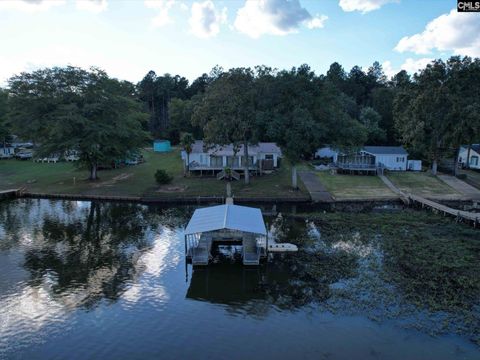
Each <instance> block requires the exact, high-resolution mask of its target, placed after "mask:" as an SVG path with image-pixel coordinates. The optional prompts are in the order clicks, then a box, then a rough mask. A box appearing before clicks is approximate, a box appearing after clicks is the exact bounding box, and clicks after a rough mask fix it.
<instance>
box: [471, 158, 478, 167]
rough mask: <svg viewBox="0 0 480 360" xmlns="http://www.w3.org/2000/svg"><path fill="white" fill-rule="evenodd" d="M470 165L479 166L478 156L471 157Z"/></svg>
mask: <svg viewBox="0 0 480 360" xmlns="http://www.w3.org/2000/svg"><path fill="white" fill-rule="evenodd" d="M470 165H473V166H477V165H478V156H470Z"/></svg>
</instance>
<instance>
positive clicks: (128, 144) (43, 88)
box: [8, 66, 148, 180]
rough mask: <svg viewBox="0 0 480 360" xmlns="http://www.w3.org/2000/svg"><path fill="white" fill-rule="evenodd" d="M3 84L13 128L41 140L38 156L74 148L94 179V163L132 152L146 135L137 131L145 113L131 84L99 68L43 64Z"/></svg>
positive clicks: (95, 168) (96, 165) (97, 163)
mask: <svg viewBox="0 0 480 360" xmlns="http://www.w3.org/2000/svg"><path fill="white" fill-rule="evenodd" d="M8 83H9V87H10V94H11V96H10V104H11V107H12V112H11V113H12V123H14V124H15V126H16V129H17V130H18V131H19V132H22V133H24V134H27V135H28V138H35V139H36V140H37V141H38V142H39V143H40V144H41V147H40V149H39V150H38V153H39V154H40V155H47V154H52V153H63V152H64V151H67V150H78V151H79V152H80V162H79V163H80V164H83V165H85V166H86V167H87V168H88V169H89V170H90V179H91V180H96V179H97V169H98V166H99V165H100V164H105V163H110V162H111V161H114V160H118V159H121V158H125V157H126V156H128V155H129V154H131V153H132V152H135V151H138V150H139V149H140V147H141V146H143V145H144V144H145V141H146V140H147V138H148V137H147V133H146V132H145V131H144V130H143V124H144V122H145V121H146V118H147V115H146V114H145V113H144V112H142V111H141V104H140V103H139V102H137V101H136V99H135V93H134V87H133V85H132V84H130V83H127V82H121V81H118V80H116V79H111V78H109V77H108V76H107V74H106V73H105V72H103V71H101V70H98V69H95V68H92V69H91V70H90V71H86V70H83V69H80V68H76V67H72V66H69V67H66V68H51V69H43V70H38V71H34V72H32V73H22V74H20V75H16V76H14V77H12V78H11V79H9V82H8ZM31 119H38V121H37V122H34V123H33V124H32V123H31Z"/></svg>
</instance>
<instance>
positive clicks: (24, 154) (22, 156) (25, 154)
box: [15, 151, 33, 160]
mask: <svg viewBox="0 0 480 360" xmlns="http://www.w3.org/2000/svg"><path fill="white" fill-rule="evenodd" d="M15 156H16V157H17V159H19V160H30V159H31V158H32V157H33V152H32V151H21V152H18V153H17V154H16V155H15Z"/></svg>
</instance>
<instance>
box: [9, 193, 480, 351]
mask: <svg viewBox="0 0 480 360" xmlns="http://www.w3.org/2000/svg"><path fill="white" fill-rule="evenodd" d="M192 212H193V208H191V207H178V208H160V207H147V206H143V205H134V204H112V203H91V202H84V201H49V200H37V199H30V200H27V199H21V200H13V201H4V202H0V358H2V359H3V358H5V359H160V358H161V359H187V358H188V359H207V358H208V359H226V358H229V359H247V358H249V359H269V358H276V359H402V360H403V359H437V360H439V359H480V346H479V345H478V344H479V319H480V316H479V312H480V311H479V308H480V301H478V298H477V300H475V291H476V288H473V290H472V291H473V300H472V297H467V298H461V299H460V300H458V301H459V302H460V303H459V304H458V302H457V303H456V305H455V306H457V305H458V306H457V308H461V309H462V310H461V311H460V310H459V311H457V310H455V311H454V310H452V311H449V310H448V309H445V308H442V306H444V305H442V301H441V298H433V300H432V299H430V298H427V297H426V294H424V293H422V288H424V287H423V286H422V284H419V286H418V287H415V288H414V289H413V290H411V289H410V290H409V289H408V287H405V284H403V283H402V280H401V279H403V278H398V279H397V278H396V277H395V276H396V272H397V270H393V271H391V269H396V268H395V264H398V263H401V262H399V261H400V260H401V259H400V260H399V259H395V256H396V255H392V254H393V252H391V251H390V250H388V249H387V248H383V245H382V244H383V243H384V242H385V243H386V240H384V239H387V238H389V237H388V236H391V235H392V234H393V235H395V234H397V232H398V236H399V239H400V238H401V237H402V236H403V235H402V231H405V234H407V233H408V232H415V231H417V230H416V229H423V230H421V231H430V230H429V229H430V228H431V229H436V228H439V227H440V228H441V225H438V224H441V223H442V222H443V221H448V220H444V219H442V218H440V217H435V216H433V215H425V214H422V215H421V216H420V215H416V214H410V215H409V216H410V217H411V218H417V217H419V218H420V219H419V220H418V221H419V223H418V224H416V225H415V226H414V227H412V228H410V227H409V226H410V225H408V224H407V225H405V223H404V222H402V221H403V220H402V221H400V220H401V219H403V218H401V217H402V216H403V215H402V214H401V213H398V212H393V213H389V214H387V215H380V216H381V219H380V220H381V221H379V223H380V222H381V223H382V227H379V228H378V229H380V230H378V229H377V230H376V231H375V232H374V233H373V234H370V235H368V234H367V235H365V234H364V233H363V232H362V231H363V230H362V226H361V225H362V224H361V223H362V222H364V219H365V215H363V217H358V221H357V220H356V219H357V217H355V216H356V215H352V214H349V215H347V214H345V219H346V220H345V226H343V225H338V224H339V223H340V224H342V221H344V220H343V218H342V216H343V215H341V214H340V215H336V217H335V218H333V217H332V218H328V214H327V215H325V219H324V220H322V219H321V217H322V215H321V214H319V215H318V216H319V217H320V220H319V221H306V220H304V219H303V218H301V219H298V218H297V219H296V220H293V219H292V218H290V217H288V216H287V215H288V214H285V213H284V214H283V216H278V215H277V216H269V217H267V223H268V226H269V228H270V230H271V231H272V232H273V233H275V234H276V236H277V237H278V239H279V241H280V240H288V241H290V242H295V243H297V244H298V245H299V247H300V251H299V252H298V253H296V254H288V255H280V256H278V255H277V256H276V257H273V258H271V259H270V260H269V261H268V263H266V264H263V265H262V266H260V267H259V268H252V269H250V268H244V267H242V266H241V265H238V264H234V263H232V262H233V260H232V259H229V258H224V259H222V261H220V262H219V263H218V264H215V265H213V266H210V267H208V268H206V269H192V268H191V266H190V265H186V263H185V259H184V243H183V227H184V226H185V225H186V223H187V222H188V219H189V217H190V215H191V214H192ZM419 214H421V213H419ZM332 216H333V215H332ZM358 216H360V215H358ZM368 216H370V215H367V218H368ZM371 216H372V217H375V216H377V215H376V214H371ZM405 216H407V215H405ZM400 218H401V219H400ZM399 219H400V220H399ZM407 220H408V219H407ZM389 221H391V222H392V226H390V227H389V226H388V225H389V224H388V223H389ZM357 222H358V226H359V228H357ZM335 224H336V225H335ZM364 225H365V224H363V226H364ZM448 226H450V227H451V228H453V229H456V230H455V231H457V230H458V232H460V233H462V232H463V233H462V234H463V235H458V234H457V232H455V233H453V234H452V239H451V241H452V242H454V241H456V236H457V235H458V236H460V238H459V239H460V240H461V241H464V240H462V239H464V238H465V239H467V240H465V241H468V239H469V238H471V237H472V236H473V237H477V238H476V240H479V241H480V238H478V235H475V234H476V233H473V232H471V231H472V230H471V229H468V230H467V229H466V226H464V225H457V224H450V223H449V224H448ZM449 229H450V228H449ZM419 231H420V230H419ZM432 231H433V230H432ZM472 234H473V235H472ZM405 236H407V235H405ZM462 236H463V237H462ZM460 240H459V241H460ZM391 249H393V248H391ZM469 249H470V248H469ZM452 251H454V253H455V252H458V251H459V250H458V249H453V250H452ZM468 251H471V249H470V250H468ZM475 251H476V250H475ZM399 256H401V255H399ZM402 256H403V255H402ZM473 256H476V255H475V253H473ZM396 260H399V261H396ZM474 260H475V259H474ZM427 273H428V269H427ZM466 276H467V278H468V276H473V277H474V276H478V273H476V274H470V275H468V274H467V275H466ZM392 279H397V280H392ZM467 280H468V279H467ZM420 281H422V280H420ZM425 281H428V280H425ZM467 282H468V281H467ZM430 285H431V284H430ZM456 286H459V285H456ZM468 289H470V288H468ZM448 290H449V289H448V288H447V289H446V290H445V289H443V290H442V291H448ZM417 295H418V296H417ZM432 301H433V304H432ZM435 301H437V302H438V304H437V303H435ZM427 302H428V304H426V303H427ZM427 305H428V306H427ZM432 307H434V308H435V309H434V310H432ZM457 308H456V309H457Z"/></svg>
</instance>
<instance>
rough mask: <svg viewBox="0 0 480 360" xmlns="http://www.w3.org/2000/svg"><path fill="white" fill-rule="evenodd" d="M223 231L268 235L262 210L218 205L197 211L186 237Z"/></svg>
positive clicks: (189, 223) (188, 226)
mask: <svg viewBox="0 0 480 360" xmlns="http://www.w3.org/2000/svg"><path fill="white" fill-rule="evenodd" d="M222 229H229V230H239V231H244V232H250V233H254V234H261V235H266V234H267V230H266V227H265V223H264V222H263V216H262V212H261V210H260V209H257V208H252V207H247V206H239V205H218V206H211V207H207V208H203V209H197V210H195V212H194V213H193V216H192V218H191V219H190V221H189V222H188V225H187V228H186V229H185V235H190V234H196V233H202V232H206V231H215V230H222Z"/></svg>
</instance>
